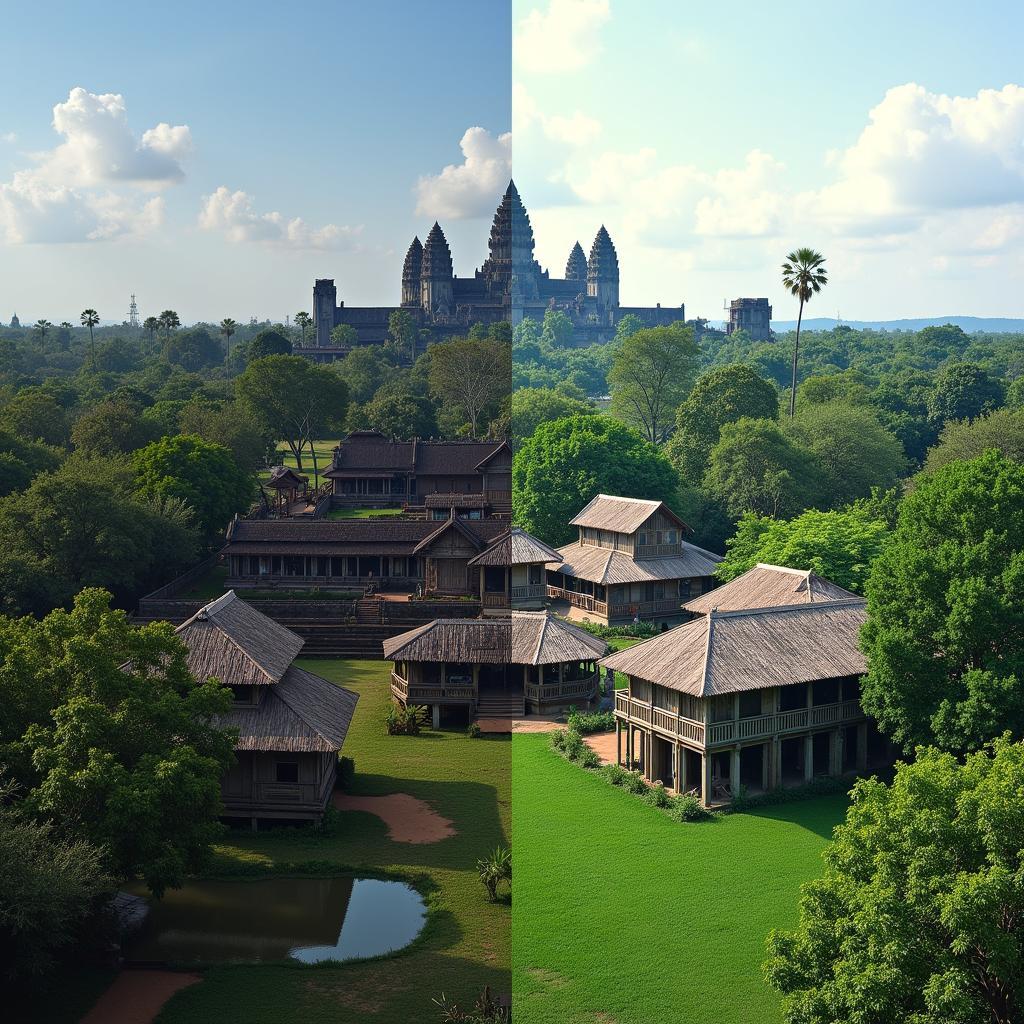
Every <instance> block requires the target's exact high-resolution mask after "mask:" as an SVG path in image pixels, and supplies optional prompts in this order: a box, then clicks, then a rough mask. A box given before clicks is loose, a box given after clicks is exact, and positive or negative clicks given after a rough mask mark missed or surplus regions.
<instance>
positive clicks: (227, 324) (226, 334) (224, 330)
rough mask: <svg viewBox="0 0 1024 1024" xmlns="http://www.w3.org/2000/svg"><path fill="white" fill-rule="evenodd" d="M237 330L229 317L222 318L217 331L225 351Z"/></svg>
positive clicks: (236, 325) (236, 326) (235, 324)
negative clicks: (222, 340)
mask: <svg viewBox="0 0 1024 1024" xmlns="http://www.w3.org/2000/svg"><path fill="white" fill-rule="evenodd" d="M146 323H147V324H148V323H149V320H147V321H146ZM157 326H159V321H158V322H157ZM147 330H148V327H147ZM237 330H238V324H237V323H236V322H235V321H234V320H232V319H231V317H229V316H226V317H224V319H223V320H221V322H220V328H219V331H220V336H221V337H222V338H223V339H224V350H225V351H228V350H229V349H230V348H231V338H232V337H233V336H234V334H235V333H236V332H237Z"/></svg>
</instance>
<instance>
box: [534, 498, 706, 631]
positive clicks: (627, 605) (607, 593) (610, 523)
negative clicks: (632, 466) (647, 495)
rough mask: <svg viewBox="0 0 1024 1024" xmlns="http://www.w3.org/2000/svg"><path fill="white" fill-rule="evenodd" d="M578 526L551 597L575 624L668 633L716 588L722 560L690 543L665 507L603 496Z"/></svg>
mask: <svg viewBox="0 0 1024 1024" xmlns="http://www.w3.org/2000/svg"><path fill="white" fill-rule="evenodd" d="M572 525H573V526H575V527H576V528H577V530H578V538H577V540H575V541H573V543H571V544H566V545H565V546H564V547H560V548H559V549H558V554H559V555H560V556H561V559H562V561H561V564H560V565H556V566H549V568H548V574H547V580H548V597H550V598H551V599H552V600H554V601H558V602H564V603H565V605H566V607H567V614H568V616H569V617H570V618H574V619H589V620H591V621H592V622H600V623H602V624H604V625H606V626H607V625H619V624H622V623H626V622H631V621H633V620H634V619H640V620H642V621H645V622H654V623H656V624H658V625H660V626H661V627H662V628H663V629H665V628H667V627H668V626H669V625H671V624H673V623H676V622H680V621H682V620H683V619H684V618H685V617H686V616H685V613H684V612H683V610H682V605H683V603H684V602H685V601H689V600H691V599H692V598H695V597H698V596H699V595H701V594H703V593H704V592H705V591H708V590H710V589H712V587H713V586H714V572H715V568H716V566H717V565H718V563H719V562H720V561H721V560H722V558H721V556H720V555H716V554H714V553H713V552H711V551H705V550H704V549H703V548H699V547H697V546H696V545H694V544H690V543H689V542H688V541H686V540H685V539H684V537H685V535H686V533H687V532H688V531H689V528H688V527H687V525H686V524H685V523H684V522H683V521H682V520H681V519H680V518H679V517H678V516H677V515H676V514H675V513H674V512H673V511H672V510H671V509H670V508H668V507H667V506H666V505H665V504H664V502H661V501H645V500H642V499H640V498H620V497H617V496H615V495H610V494H599V495H598V496H597V497H596V498H594V499H593V501H591V502H590V503H589V504H588V505H587V507H586V508H584V509H583V511H582V512H580V513H579V515H577V516H576V518H575V519H573V520H572Z"/></svg>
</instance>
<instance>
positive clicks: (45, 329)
mask: <svg viewBox="0 0 1024 1024" xmlns="http://www.w3.org/2000/svg"><path fill="white" fill-rule="evenodd" d="M51 327H53V324H51V323H50V321H49V320H37V321H36V322H35V324H34V325H33V328H32V329H33V330H34V331H35V332H36V333H37V334H38V335H39V345H40V347H42V345H43V344H44V343H45V342H46V336H47V334H49V333H50V328H51Z"/></svg>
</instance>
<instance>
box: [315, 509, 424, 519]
mask: <svg viewBox="0 0 1024 1024" xmlns="http://www.w3.org/2000/svg"><path fill="white" fill-rule="evenodd" d="M404 511H405V510H404V509H400V508H336V509H335V510H334V511H333V512H328V513H327V518H328V519H371V518H374V517H376V516H400V515H401V514H402V513H403V512H404Z"/></svg>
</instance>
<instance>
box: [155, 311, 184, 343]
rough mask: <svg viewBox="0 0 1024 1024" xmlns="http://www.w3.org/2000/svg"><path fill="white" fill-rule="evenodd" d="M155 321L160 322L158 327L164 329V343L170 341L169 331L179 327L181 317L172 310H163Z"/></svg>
mask: <svg viewBox="0 0 1024 1024" xmlns="http://www.w3.org/2000/svg"><path fill="white" fill-rule="evenodd" d="M157 319H158V320H159V321H160V326H161V327H162V328H163V329H164V340H165V341H166V340H169V339H170V337H171V331H173V330H176V329H177V328H179V327H180V326H181V317H179V316H178V314H177V313H175V312H174V310H173V309H165V310H164V311H163V312H162V313H161V314H160V316H158V317H157Z"/></svg>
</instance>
